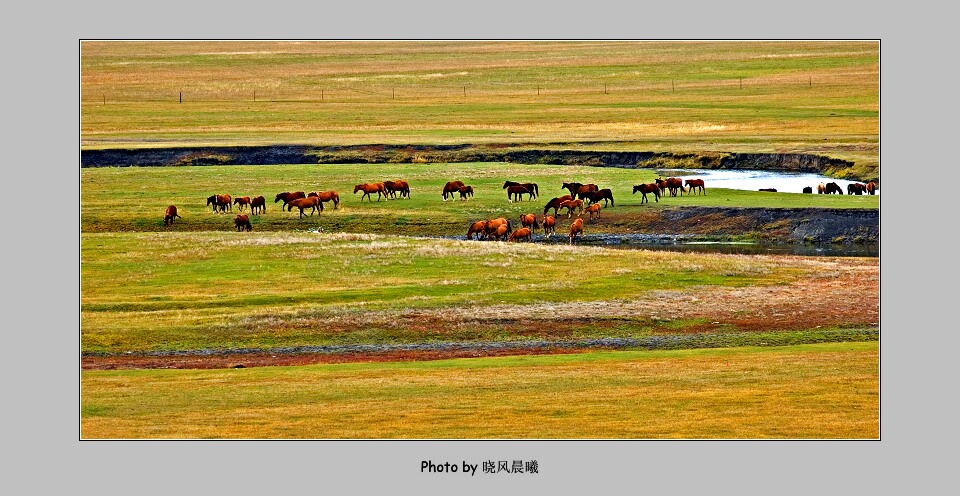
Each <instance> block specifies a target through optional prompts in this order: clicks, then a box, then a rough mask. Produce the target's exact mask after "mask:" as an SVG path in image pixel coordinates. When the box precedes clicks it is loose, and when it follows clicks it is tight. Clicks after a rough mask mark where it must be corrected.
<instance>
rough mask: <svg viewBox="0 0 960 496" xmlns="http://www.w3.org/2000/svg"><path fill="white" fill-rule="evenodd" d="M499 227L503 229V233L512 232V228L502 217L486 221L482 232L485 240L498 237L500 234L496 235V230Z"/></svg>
mask: <svg viewBox="0 0 960 496" xmlns="http://www.w3.org/2000/svg"><path fill="white" fill-rule="evenodd" d="M501 227H503V229H504V231H506V232H510V231H512V230H513V226H511V225H510V221H509V220H507V219H506V218H504V217H498V218H496V219H490V220H488V221H487V224H486V225H485V226H484V228H483V229H484V232H485V233H486V238H487V239H490V237H491V236H500V234H497V230H498V229H500V228H501Z"/></svg>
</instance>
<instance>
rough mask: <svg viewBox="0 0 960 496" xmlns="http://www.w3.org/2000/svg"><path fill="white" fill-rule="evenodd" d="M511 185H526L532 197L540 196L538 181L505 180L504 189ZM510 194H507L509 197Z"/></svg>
mask: <svg viewBox="0 0 960 496" xmlns="http://www.w3.org/2000/svg"><path fill="white" fill-rule="evenodd" d="M510 186H526V187H527V189H528V190H530V198H531V199H533V198H540V186H537V183H518V182H514V181H505V182H504V183H503V189H507V188H509V187H510ZM509 197H510V195H507V198H509Z"/></svg>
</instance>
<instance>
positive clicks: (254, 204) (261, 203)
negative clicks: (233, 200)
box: [250, 196, 267, 214]
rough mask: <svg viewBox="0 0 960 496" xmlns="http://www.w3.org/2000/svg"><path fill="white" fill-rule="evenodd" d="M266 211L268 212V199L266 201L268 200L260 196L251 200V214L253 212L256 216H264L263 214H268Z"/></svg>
mask: <svg viewBox="0 0 960 496" xmlns="http://www.w3.org/2000/svg"><path fill="white" fill-rule="evenodd" d="M266 211H267V199H266V198H264V197H262V196H258V197H256V198H254V199H252V200H250V212H252V213H254V214H262V213H263V212H266Z"/></svg>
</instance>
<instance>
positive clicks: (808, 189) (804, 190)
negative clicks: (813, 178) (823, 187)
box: [803, 186, 813, 193]
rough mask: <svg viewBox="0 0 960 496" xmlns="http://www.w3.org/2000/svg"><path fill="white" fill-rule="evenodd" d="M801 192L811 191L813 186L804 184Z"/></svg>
mask: <svg viewBox="0 0 960 496" xmlns="http://www.w3.org/2000/svg"><path fill="white" fill-rule="evenodd" d="M803 192H804V193H813V188H811V187H810V186H804V187H803Z"/></svg>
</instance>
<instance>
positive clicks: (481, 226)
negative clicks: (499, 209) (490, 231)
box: [467, 220, 487, 241]
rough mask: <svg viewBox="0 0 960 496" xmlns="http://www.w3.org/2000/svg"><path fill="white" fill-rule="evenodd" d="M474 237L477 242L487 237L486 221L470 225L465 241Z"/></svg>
mask: <svg viewBox="0 0 960 496" xmlns="http://www.w3.org/2000/svg"><path fill="white" fill-rule="evenodd" d="M474 235H476V237H477V241H479V240H481V239H483V238H484V237H486V236H487V221H485V220H478V221H476V222H474V223H473V224H470V229H467V239H468V240H471V239H473V236H474Z"/></svg>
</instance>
